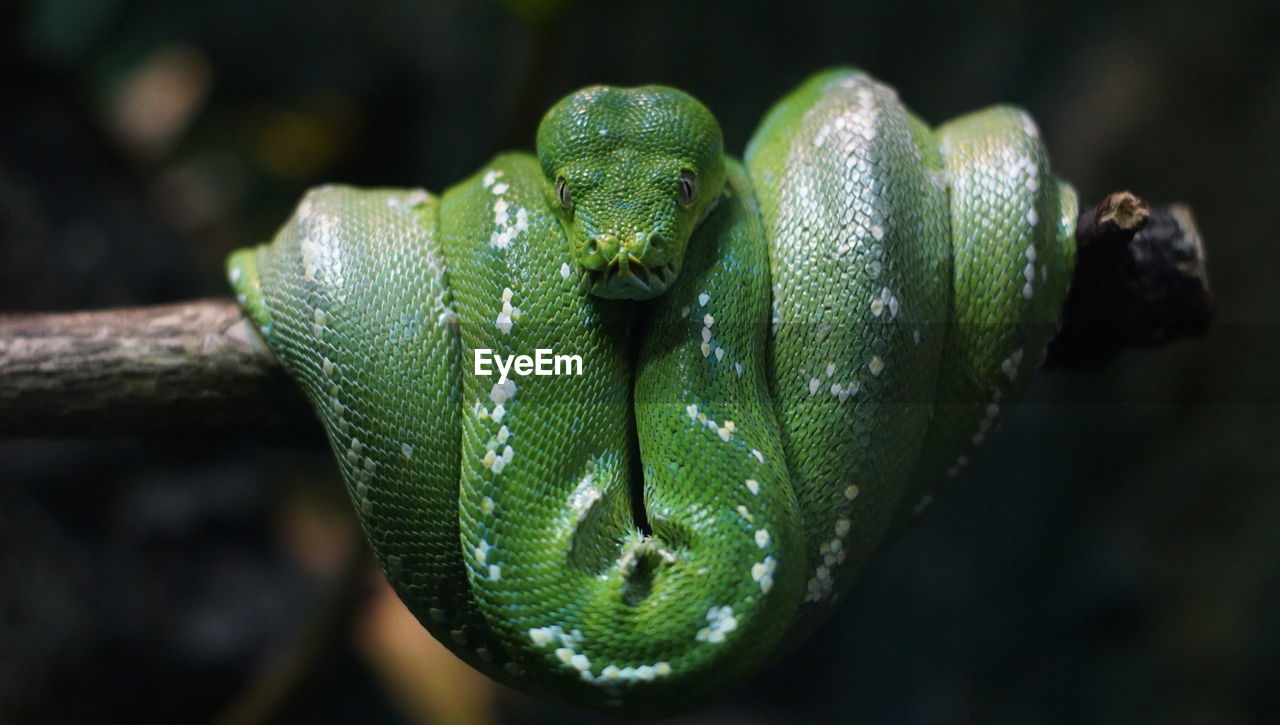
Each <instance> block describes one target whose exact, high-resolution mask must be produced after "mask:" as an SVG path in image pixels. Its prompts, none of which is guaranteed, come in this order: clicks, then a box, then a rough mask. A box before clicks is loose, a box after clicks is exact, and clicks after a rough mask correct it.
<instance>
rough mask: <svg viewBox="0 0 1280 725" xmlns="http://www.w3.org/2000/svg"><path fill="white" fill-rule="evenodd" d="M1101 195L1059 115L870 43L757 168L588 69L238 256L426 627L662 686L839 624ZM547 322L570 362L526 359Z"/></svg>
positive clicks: (1041, 313) (1030, 342) (762, 142)
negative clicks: (441, 179)
mask: <svg viewBox="0 0 1280 725" xmlns="http://www.w3.org/2000/svg"><path fill="white" fill-rule="evenodd" d="M1076 214H1077V209H1076V198H1075V193H1074V191H1073V190H1072V189H1071V187H1070V186H1069V185H1067V184H1065V183H1063V182H1062V181H1059V180H1058V179H1056V178H1055V177H1053V176H1052V175H1051V173H1050V171H1049V168H1048V162H1047V158H1046V152H1045V148H1044V145H1043V143H1042V142H1041V140H1040V138H1039V133H1038V131H1037V129H1036V126H1035V124H1034V122H1033V121H1032V120H1031V118H1030V117H1029V116H1028V115H1027V114H1026V113H1024V112H1023V111H1021V110H1018V109H1016V108H1012V107H1008V106H997V107H992V108H988V109H985V110H982V111H978V112H975V113H972V114H969V115H966V116H963V117H961V118H958V119H956V120H953V121H951V122H949V123H946V124H944V125H942V126H940V127H937V128H930V127H929V126H927V125H926V124H925V123H923V122H922V121H921V120H920V119H918V118H917V117H916V116H914V115H913V114H912V113H911V112H910V111H908V110H907V109H906V108H905V107H904V106H903V105H902V103H901V102H900V101H899V100H898V98H897V94H896V93H895V92H894V90H893V89H891V88H890V87H888V86H886V85H884V84H882V83H880V82H878V81H876V80H875V79H873V78H872V77H870V76H869V75H867V74H865V73H863V72H860V71H857V70H852V69H844V68H841V69H834V70H829V71H826V72H823V73H820V74H818V75H816V76H814V77H813V78H811V79H809V80H808V81H807V82H805V83H804V84H803V85H801V86H800V87H799V88H797V89H796V90H795V91H793V92H792V93H791V94H790V95H788V96H786V97H785V98H784V99H783V100H782V101H780V102H779V103H778V104H777V105H776V106H775V107H774V108H773V109H772V110H770V111H769V112H768V114H767V116H766V117H765V119H764V122H763V123H762V124H761V126H760V128H759V130H758V131H757V132H756V133H755V135H754V137H753V138H752V139H751V141H750V143H749V144H748V145H747V148H746V153H745V155H744V158H743V160H742V161H738V160H736V159H734V158H732V157H729V156H727V155H726V154H725V152H724V149H723V140H722V137H721V132H720V129H719V125H718V124H717V122H716V119H715V117H714V116H713V115H712V114H711V112H710V111H708V110H707V109H706V108H705V107H704V106H703V105H702V104H701V103H699V102H698V101H696V100H694V99H693V98H691V97H690V96H688V95H686V94H684V93H682V92H680V91H677V90H674V89H671V88H666V87H659V86H646V87H640V88H633V89H621V88H614V87H607V86H595V87H591V88H586V89H583V90H581V91H578V92H577V93H574V94H572V95H570V96H568V97H566V98H564V99H563V100H561V101H560V102H559V103H558V104H556V105H555V106H554V107H553V108H552V109H551V110H550V111H549V112H548V113H547V114H546V116H545V117H544V118H543V120H542V123H541V125H540V127H539V130H538V135H537V155H536V157H535V156H533V155H529V154H526V153H507V154H502V155H499V156H497V157H495V158H494V159H493V160H492V161H490V162H489V163H488V164H487V165H486V166H484V167H483V168H482V169H481V170H480V171H478V172H476V174H475V175H473V176H471V177H470V178H468V179H466V180H464V181H462V182H461V183H459V184H457V185H455V186H453V187H451V188H450V189H448V190H446V191H445V192H444V193H443V194H442V195H440V196H435V195H432V194H429V193H427V192H425V191H422V190H401V189H371V190H360V189H355V188H351V187H345V186H325V187H320V188H317V189H314V190H312V191H310V192H309V193H308V194H307V195H306V196H305V198H304V199H303V200H302V201H301V202H300V204H299V205H298V207H297V210H296V212H295V213H294V215H293V217H292V218H291V219H290V221H289V222H288V223H286V224H285V226H284V227H283V228H282V229H281V230H280V231H279V233H278V235H277V236H276V238H275V240H274V241H273V242H272V243H270V244H267V245H263V246H260V247H256V248H252V249H244V250H240V251H237V252H236V253H235V254H233V255H232V256H231V258H230V260H229V262H228V269H229V274H230V278H231V281H232V283H233V286H234V287H235V289H236V291H237V293H238V298H239V300H240V302H241V304H242V306H243V307H244V309H245V310H246V312H247V314H248V315H249V317H250V318H251V319H252V321H253V322H254V323H255V324H256V325H257V326H258V328H259V330H260V331H261V334H262V337H263V338H264V339H265V340H266V342H267V344H268V346H269V347H270V349H271V350H272V351H273V352H274V353H275V354H276V356H277V357H278V358H279V359H280V361H281V363H282V364H283V366H284V368H285V369H286V370H287V371H288V372H289V374H290V375H291V376H292V377H293V378H294V379H296V381H297V382H298V383H299V384H300V385H301V386H302V388H303V389H304V391H305V392H306V395H307V396H308V398H309V399H310V401H311V403H312V405H313V406H314V408H315V410H316V412H317V413H318V415H319V417H320V419H321V420H322V422H323V425H324V429H325V431H326V432H327V434H328V437H329V441H330V443H331V444H332V447H333V450H334V452H335V454H336V457H337V459H338V465H339V467H340V468H341V471H342V475H343V478H344V479H345V481H346V484H347V488H348V491H349V493H350V495H351V499H352V501H353V503H354V505H355V510H356V512H357V514H358V516H359V518H360V521H361V524H362V526H363V528H364V531H365V533H366V535H367V537H368V540H369V542H370V544H371V546H372V549H373V552H374V554H375V556H376V558H377V560H378V562H379V563H380V564H381V566H382V568H383V570H384V571H385V573H386V576H387V578H388V579H389V580H390V582H391V584H392V585H393V586H394V587H395V589H396V591H397V592H398V593H399V595H400V597H401V598H402V599H403V600H404V602H405V603H406V604H407V605H408V607H409V608H410V609H411V610H412V611H413V613H414V614H415V615H416V616H417V618H418V619H419V620H420V621H421V622H422V623H423V625H425V626H426V628H427V629H428V630H430V631H431V632H432V634H434V635H435V636H436V637H437V638H438V639H439V640H440V641H441V642H443V643H444V644H445V645H446V646H448V647H449V648H450V649H451V650H453V651H454V652H455V653H456V654H457V655H458V656H459V657H461V658H462V659H463V660H465V661H466V662H468V663H469V664H471V665H472V666H474V667H476V668H477V669H479V670H481V671H483V672H485V673H487V674H488V675H490V676H491V677H493V678H495V679H497V680H499V681H501V682H504V683H507V684H509V685H511V686H513V687H516V688H519V689H522V690H525V691H528V692H532V693H535V694H538V695H541V696H544V697H548V698H552V699H556V700H560V701H566V702H570V703H574V704H577V705H580V706H583V707H588V708H594V709H599V710H604V711H607V712H614V713H619V714H662V713H671V712H676V711H679V710H682V709H686V708H688V707H691V706H692V705H694V704H697V703H698V702H701V701H704V700H706V699H707V698H709V697H711V696H712V695H713V694H715V693H716V692H718V691H721V690H723V689H724V688H725V687H727V686H728V685H730V684H733V683H735V682H738V681H741V680H742V679H744V678H746V677H747V676H749V675H750V674H751V673H752V672H753V671H755V670H757V669H758V668H760V667H761V666H762V665H763V664H764V663H766V662H767V661H768V660H770V659H771V658H774V657H776V656H778V655H779V654H780V653H781V652H783V651H785V650H786V649H788V648H789V647H791V646H793V645H794V644H795V643H796V642H798V641H799V640H800V639H801V638H802V637H804V636H805V635H806V634H807V633H809V632H811V631H812V630H813V629H814V628H815V627H817V626H818V625H819V624H820V623H821V622H822V621H823V619H824V618H825V617H826V616H827V615H828V614H830V612H831V611H832V608H833V606H834V605H835V603H836V602H837V600H838V599H839V598H840V597H841V596H842V594H843V593H844V592H845V591H846V590H847V589H848V587H849V585H850V583H851V582H852V581H853V578H854V576H855V575H856V573H857V572H858V570H859V568H860V567H861V566H862V565H863V564H864V563H865V562H866V561H867V559H868V557H870V556H871V554H872V552H873V551H874V549H875V548H876V546H877V544H878V542H880V541H881V539H882V538H883V537H884V536H885V535H886V533H887V532H889V531H892V530H894V529H896V528H898V527H900V526H901V525H903V524H904V523H905V522H907V521H909V520H910V519H911V518H912V517H913V516H914V515H915V514H916V513H918V512H919V511H920V510H921V509H922V508H923V506H924V505H925V504H927V503H928V501H929V500H930V498H931V493H930V491H931V490H932V489H933V487H934V485H935V484H936V483H937V482H938V481H939V480H941V479H945V478H946V477H947V476H948V475H952V476H953V475H955V474H956V473H957V472H958V471H959V470H960V469H961V468H963V467H964V466H965V465H966V464H967V462H968V461H969V459H970V458H971V457H972V456H973V455H974V453H975V452H976V451H977V450H978V449H979V448H981V447H982V445H983V444H984V442H985V440H986V439H987V438H988V437H989V435H990V434H991V433H992V431H993V429H994V427H995V426H996V425H997V424H998V422H999V421H1000V419H1001V418H1002V416H1003V415H1004V414H1005V412H1006V411H1007V409H1008V406H1009V405H1010V404H1011V403H1013V402H1015V401H1016V400H1017V399H1018V398H1019V397H1020V395H1021V394H1022V392H1023V391H1024V389H1025V387H1026V385H1027V383H1028V380H1029V377H1030V375H1031V374H1032V372H1033V370H1034V368H1035V367H1036V365H1037V363H1038V361H1039V360H1040V358H1041V355H1042V353H1043V351H1044V349H1045V346H1046V344H1047V341H1048V339H1049V337H1050V335H1051V333H1052V331H1053V329H1054V323H1055V320H1056V319H1057V317H1058V315H1059V312H1060V308H1061V305H1062V303H1063V299H1064V297H1065V293H1066V289H1067V285H1068V282H1069V279H1070V274H1071V269H1072V265H1073V261H1074V254H1075V252H1074V234H1075V220H1076ZM538 350H543V351H544V353H547V351H554V353H555V355H558V356H559V355H563V356H565V362H566V364H565V365H564V366H563V369H561V370H560V371H559V372H560V374H550V375H539V374H521V372H522V371H523V372H524V373H529V372H530V369H531V364H530V363H529V361H528V360H526V361H525V362H526V364H524V365H523V366H522V365H520V364H519V363H518V362H516V363H514V364H513V363H512V362H511V361H512V360H517V357H516V356H520V355H527V356H530V359H533V358H535V357H536V354H537V351H538ZM481 351H486V352H485V353H484V354H486V355H489V354H492V355H496V356H498V357H497V358H494V359H498V360H506V361H507V367H506V368H504V370H505V371H506V372H507V375H505V376H504V375H501V374H500V373H499V371H498V369H497V367H493V368H492V369H487V370H485V371H484V372H485V373H487V374H477V369H476V367H477V366H476V364H473V363H477V362H478V357H477V356H478V354H480V352H481ZM548 355H549V353H548ZM571 356H577V357H578V358H580V369H574V368H573V365H572V364H571V362H572V360H571V359H570V358H571ZM535 362H537V361H535ZM542 362H546V361H545V360H543V361H542ZM538 365H541V363H538ZM558 365H559V363H558V362H557V366H558ZM536 367H537V366H535V368H536ZM542 367H545V368H550V365H543V366H542ZM534 372H537V370H536V369H534ZM550 372H554V371H553V370H552V371H550Z"/></svg>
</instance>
